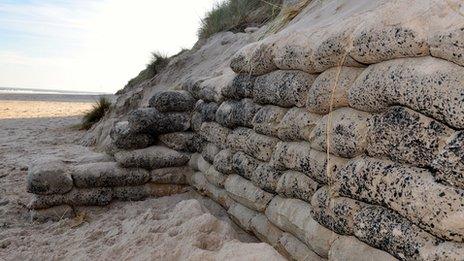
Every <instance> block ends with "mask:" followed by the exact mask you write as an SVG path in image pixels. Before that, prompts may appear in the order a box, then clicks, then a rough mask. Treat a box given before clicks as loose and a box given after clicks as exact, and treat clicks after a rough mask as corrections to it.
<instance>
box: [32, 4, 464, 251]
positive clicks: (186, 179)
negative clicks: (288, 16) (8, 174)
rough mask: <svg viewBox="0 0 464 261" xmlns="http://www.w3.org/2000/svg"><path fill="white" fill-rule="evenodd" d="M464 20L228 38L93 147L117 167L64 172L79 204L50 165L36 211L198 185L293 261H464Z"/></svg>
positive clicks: (351, 17)
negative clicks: (54, 179) (53, 178)
mask: <svg viewBox="0 0 464 261" xmlns="http://www.w3.org/2000/svg"><path fill="white" fill-rule="evenodd" d="M461 9H462V7H461V4H459V3H458V2H457V1H451V0H450V1H438V0H428V1H406V0H405V1H367V0H366V1H364V0H362V1H355V0H353V1H350V0H346V1H343V2H340V1H322V2H321V1H314V2H311V3H310V4H309V5H308V6H307V7H306V8H305V9H304V10H302V11H301V13H300V14H299V15H298V16H297V17H296V18H295V19H294V20H293V21H291V22H290V24H289V25H288V26H287V27H286V28H284V29H283V30H282V31H280V32H278V33H275V34H270V35H267V36H266V37H262V36H263V32H265V31H266V28H263V29H261V30H260V31H258V32H256V33H253V34H232V33H221V34H218V35H216V36H214V37H212V38H211V39H209V40H207V41H205V43H203V45H201V46H199V47H196V48H194V49H193V50H191V51H189V52H187V53H185V54H183V55H181V56H179V57H177V58H176V59H175V60H174V61H172V62H171V63H170V65H169V66H168V68H167V69H166V71H164V72H163V73H162V74H160V75H158V76H156V77H155V78H154V79H152V80H151V81H150V82H146V83H144V84H142V85H140V86H138V87H136V88H135V89H132V90H126V92H125V93H123V94H122V95H121V96H120V98H119V99H118V103H117V109H116V110H115V111H114V112H113V113H112V114H111V115H109V116H108V118H107V119H106V120H105V121H103V122H102V123H100V124H99V126H97V127H96V128H94V129H93V132H92V133H90V134H89V136H88V137H87V139H86V141H87V142H89V143H94V144H96V145H97V146H98V147H100V148H101V149H105V150H106V151H107V152H108V153H110V154H111V155H113V156H114V161H115V162H117V163H114V162H113V163H111V164H106V165H103V164H104V163H101V162H98V161H97V162H96V163H93V164H94V165H92V166H86V167H79V166H77V167H76V166H65V167H63V168H66V169H65V170H63V171H62V172H61V173H63V177H62V178H63V180H68V181H69V179H71V180H72V181H73V182H71V183H72V184H74V185H71V186H69V189H68V190H66V191H57V190H56V189H55V187H54V186H53V185H52V186H48V187H47V185H49V183H48V182H47V179H46V176H47V175H48V172H47V170H46V169H45V168H41V170H39V171H38V172H34V173H32V174H31V176H32V177H35V178H36V179H35V180H33V181H34V182H35V183H33V182H31V184H32V185H36V186H35V187H34V186H32V187H31V192H33V193H35V194H37V197H36V199H35V200H34V202H32V205H31V206H32V207H33V208H35V209H44V208H48V207H57V206H62V205H66V206H72V205H82V204H83V205H86V204H97V205H105V204H108V203H109V202H110V201H111V200H112V199H120V200H135V199H142V198H145V197H147V196H160V195H166V194H172V193H178V192H179V191H182V189H184V188H185V187H186V186H188V185H190V186H193V187H194V188H196V189H197V190H198V191H200V192H201V193H203V194H204V195H207V196H208V197H210V198H212V199H213V200H215V201H217V202H218V203H219V204H221V205H222V206H223V207H224V208H225V209H227V211H228V213H229V215H230V216H231V217H232V219H233V220H234V221H235V222H236V223H237V224H239V225H240V226H241V227H242V228H243V229H245V230H246V231H249V232H250V233H253V234H254V235H256V236H257V237H258V238H260V239H261V240H262V241H265V242H267V243H269V244H270V245H272V246H274V247H275V249H277V250H278V251H279V252H280V253H281V254H282V255H284V256H286V257H288V258H293V259H296V260H318V259H330V260H372V259H379V260H393V259H401V260H462V257H463V256H464V176H463V175H464V174H463V173H464V167H463V166H464V165H463V164H464V163H463V162H464V157H463V155H464V147H463V146H462V143H463V142H462V140H463V138H462V137H463V135H462V129H463V128H464V106H463V104H464V99H463V97H464V78H463V75H464V68H463V66H464V58H462V55H464V46H463V45H462V41H463V40H464V39H463V38H462V36H463V33H462V32H463V30H464V29H463V28H462V26H463V25H464V16H462V14H461ZM258 39H259V40H258ZM186 165H188V166H189V167H188V168H187V169H189V170H190V172H189V171H186V169H185V168H186V167H185V166H186ZM79 168H83V169H84V170H85V171H87V173H84V174H82V172H79ZM167 168H170V169H171V171H166V169H167ZM180 168H182V170H180ZM55 169H56V168H55ZM121 173H122V174H121ZM44 177H45V178H44ZM78 180H83V182H82V183H80V182H77V181H78ZM43 183H45V184H43ZM82 184H88V186H84V185H82ZM95 184H100V185H98V186H97V185H95ZM61 189H64V188H63V187H61ZM39 212H40V211H39Z"/></svg>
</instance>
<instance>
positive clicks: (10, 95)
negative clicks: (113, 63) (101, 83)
mask: <svg viewBox="0 0 464 261" xmlns="http://www.w3.org/2000/svg"><path fill="white" fill-rule="evenodd" d="M102 96H104V97H107V98H109V99H111V100H113V99H114V95H113V94H110V93H100V92H83V91H66V90H51V89H30V88H14V87H0V101H1V100H8V101H11V100H17V101H62V102H94V101H96V100H98V99H99V98H100V97H102Z"/></svg>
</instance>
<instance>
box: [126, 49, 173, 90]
mask: <svg viewBox="0 0 464 261" xmlns="http://www.w3.org/2000/svg"><path fill="white" fill-rule="evenodd" d="M151 55H152V56H151V60H150V62H149V63H148V64H147V67H146V68H145V69H144V70H143V71H141V72H140V73H139V75H137V76H136V77H135V78H133V79H132V80H130V81H129V82H128V83H127V86H129V87H132V86H136V85H138V84H140V83H142V82H144V81H146V80H148V79H151V78H153V77H155V75H157V74H158V73H159V72H160V71H161V70H163V69H164V68H165V67H166V66H167V65H168V63H169V57H167V56H166V55H164V54H161V53H160V52H152V53H151ZM127 86H126V87H127Z"/></svg>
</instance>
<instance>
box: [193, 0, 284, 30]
mask: <svg viewBox="0 0 464 261" xmlns="http://www.w3.org/2000/svg"><path fill="white" fill-rule="evenodd" d="M281 2H282V1H281V0H227V1H223V2H221V3H219V4H216V5H215V6H214V7H213V9H211V11H209V12H208V13H207V14H206V17H205V18H203V19H202V20H201V26H200V29H199V30H198V36H199V37H200V38H208V37H210V36H211V35H213V34H215V33H218V32H222V31H232V32H240V31H243V30H244V29H245V28H246V27H249V26H262V25H263V24H265V23H267V22H269V21H270V20H272V19H274V18H275V17H276V16H277V14H278V13H279V11H280V8H281Z"/></svg>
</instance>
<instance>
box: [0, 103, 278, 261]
mask: <svg viewBox="0 0 464 261" xmlns="http://www.w3.org/2000/svg"><path fill="white" fill-rule="evenodd" d="M4 96H5V95H3V99H1V96H0V259H1V260H58V259H59V260H114V259H118V260H132V259H137V260H185V259H189V260H224V259H228V260H263V259H267V260H280V259H281V257H280V256H279V254H277V252H276V251H275V250H274V249H273V248H272V247H271V246H270V245H268V244H265V243H257V242H258V241H257V239H256V238H254V237H251V236H250V235H248V234H247V233H245V232H244V231H243V230H241V229H239V228H238V227H237V226H236V225H235V224H234V223H233V222H232V221H231V220H230V219H229V218H228V217H227V213H226V212H225V210H224V209H222V208H221V207H220V206H219V205H217V204H216V203H215V202H213V201H212V200H210V199H207V198H205V197H202V196H200V195H199V194H197V193H196V192H194V191H189V192H187V193H184V194H179V195H174V196H170V197H164V198H151V199H147V200H144V201H139V202H115V203H112V204H111V205H109V206H107V207H82V208H78V209H75V211H76V212H77V213H78V214H79V216H80V217H81V218H80V219H79V218H75V219H63V220H61V221H58V222H51V221H50V222H47V223H38V222H36V221H32V220H31V219H30V213H29V210H28V209H27V207H26V206H27V204H28V202H29V201H30V199H31V197H32V195H31V194H28V193H27V192H26V175H27V170H28V167H29V166H30V164H31V163H33V162H34V161H36V160H38V159H39V158H43V157H49V158H50V157H51V158H58V159H63V160H64V159H66V160H69V159H77V158H81V157H86V156H91V155H92V154H94V153H95V152H93V151H92V150H91V149H90V148H87V147H84V146H81V145H79V139H80V138H81V137H82V136H83V135H84V134H85V132H83V131H78V130H76V128H73V126H75V125H76V124H78V123H79V121H80V115H81V114H82V113H83V112H84V111H86V110H88V109H89V108H91V106H92V100H91V99H89V100H88V101H82V100H78V101H76V100H72V99H71V101H70V100H69V99H64V100H63V99H62V100H59V99H56V97H50V99H49V100H48V101H47V100H46V98H44V97H40V99H39V98H37V97H36V98H34V97H24V96H22V97H23V98H21V96H20V97H19V99H18V97H17V98H16V99H12V98H11V97H8V98H5V97H4ZM26 96H27V95H26ZM68 98H69V97H68ZM76 224H79V225H77V226H76ZM238 250H240V251H238Z"/></svg>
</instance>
